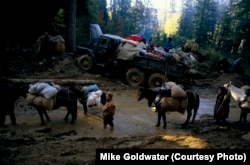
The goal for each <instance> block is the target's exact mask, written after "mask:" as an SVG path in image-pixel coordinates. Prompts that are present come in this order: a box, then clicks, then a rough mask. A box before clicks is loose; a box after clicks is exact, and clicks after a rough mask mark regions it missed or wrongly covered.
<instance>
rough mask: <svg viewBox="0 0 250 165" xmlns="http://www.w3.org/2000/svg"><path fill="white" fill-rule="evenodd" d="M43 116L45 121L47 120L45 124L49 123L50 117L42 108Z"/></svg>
mask: <svg viewBox="0 0 250 165" xmlns="http://www.w3.org/2000/svg"><path fill="white" fill-rule="evenodd" d="M43 114H44V115H45V117H46V119H47V122H50V117H49V115H48V113H47V110H46V109H44V108H43Z"/></svg>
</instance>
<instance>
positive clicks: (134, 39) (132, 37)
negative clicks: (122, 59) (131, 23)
mask: <svg viewBox="0 0 250 165" xmlns="http://www.w3.org/2000/svg"><path fill="white" fill-rule="evenodd" d="M127 39H128V40H133V41H138V42H141V41H142V37H141V36H138V35H135V34H132V35H130V36H128V38H127Z"/></svg>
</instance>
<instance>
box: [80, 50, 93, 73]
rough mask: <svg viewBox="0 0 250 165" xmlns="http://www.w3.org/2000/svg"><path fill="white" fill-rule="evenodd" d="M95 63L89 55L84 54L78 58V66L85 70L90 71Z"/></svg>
mask: <svg viewBox="0 0 250 165" xmlns="http://www.w3.org/2000/svg"><path fill="white" fill-rule="evenodd" d="M93 65H94V63H93V60H92V58H91V57H90V56H89V55H87V54H84V55H82V56H81V57H80V58H79V59H78V66H79V67H80V68H81V69H83V70H84V71H89V70H91V69H92V67H93Z"/></svg>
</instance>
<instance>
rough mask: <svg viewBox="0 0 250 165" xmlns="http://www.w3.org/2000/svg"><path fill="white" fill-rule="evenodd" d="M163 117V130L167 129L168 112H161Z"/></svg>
mask: <svg viewBox="0 0 250 165" xmlns="http://www.w3.org/2000/svg"><path fill="white" fill-rule="evenodd" d="M161 116H162V119H163V129H166V128H167V120H166V112H163V111H161Z"/></svg>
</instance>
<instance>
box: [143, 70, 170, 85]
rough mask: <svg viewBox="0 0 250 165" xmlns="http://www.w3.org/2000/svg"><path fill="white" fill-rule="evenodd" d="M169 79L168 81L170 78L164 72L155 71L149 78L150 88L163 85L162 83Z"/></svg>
mask: <svg viewBox="0 0 250 165" xmlns="http://www.w3.org/2000/svg"><path fill="white" fill-rule="evenodd" d="M167 81H168V79H167V77H166V76H165V75H164V74H160V73H153V74H152V75H151V76H150V77H149V78H148V87H149V88H155V87H161V85H162V84H163V83H164V82H167Z"/></svg>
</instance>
